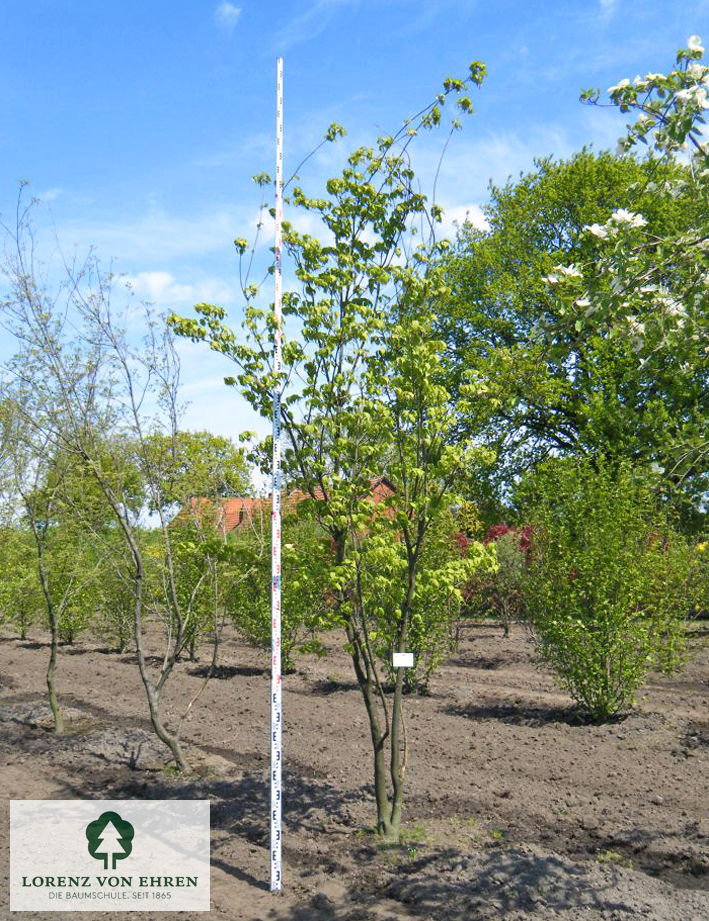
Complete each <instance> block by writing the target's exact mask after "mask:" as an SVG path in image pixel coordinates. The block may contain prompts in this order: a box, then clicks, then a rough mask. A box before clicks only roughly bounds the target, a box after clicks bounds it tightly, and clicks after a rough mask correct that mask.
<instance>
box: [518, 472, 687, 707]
mask: <svg viewBox="0 0 709 921" xmlns="http://www.w3.org/2000/svg"><path fill="white" fill-rule="evenodd" d="M522 495H523V500H522V505H523V507H524V510H525V515H526V520H528V521H530V522H531V524H532V541H531V553H530V562H529V569H528V573H527V578H526V584H525V599H524V604H525V611H526V617H527V618H528V621H529V624H530V626H531V627H532V630H533V633H534V636H535V638H536V642H537V651H538V654H539V657H540V659H541V660H542V661H543V662H544V663H546V664H547V665H549V666H550V667H551V668H552V670H553V671H554V673H555V674H556V676H557V678H558V680H559V682H560V684H561V685H562V686H563V687H564V688H566V689H567V690H568V691H569V692H570V693H571V695H572V696H573V698H574V699H575V700H576V701H577V703H578V704H579V705H580V706H581V708H582V709H583V710H584V711H585V712H586V713H587V714H588V716H590V717H591V718H592V719H593V720H597V721H602V720H605V719H608V718H610V717H613V716H614V715H617V714H620V713H623V712H624V711H626V710H627V709H628V708H629V707H631V706H632V705H633V703H634V698H635V694H636V692H637V691H638V689H639V688H640V687H641V686H642V684H643V683H644V681H645V679H646V676H647V674H648V672H650V671H662V672H670V671H672V670H674V669H676V668H678V667H679V666H680V665H681V663H682V659H683V653H684V651H685V649H686V630H685V620H686V617H687V615H688V613H689V610H690V608H691V607H692V606H693V604H694V603H695V602H696V599H695V598H694V597H693V596H694V594H696V592H697V591H698V589H697V582H696V579H695V564H696V560H697V555H696V553H695V552H694V550H693V548H692V547H691V546H690V545H689V543H688V541H687V540H686V539H685V538H683V537H682V536H681V535H680V534H678V533H677V532H676V531H675V530H674V528H673V527H672V524H671V521H670V519H669V518H668V515H667V513H666V512H665V510H664V509H663V508H662V507H661V506H660V504H659V503H658V501H657V499H656V497H655V495H654V493H653V490H652V487H651V485H649V481H648V479H647V477H646V475H645V474H644V472H639V471H638V472H636V471H633V470H632V469H631V468H629V467H628V466H621V467H620V468H617V469H615V470H610V469H608V468H606V467H604V466H603V465H600V466H598V467H594V466H593V465H592V464H591V463H590V462H578V461H574V462H569V461H554V462H549V463H547V464H545V465H542V467H541V468H540V469H539V471H538V472H537V474H535V475H534V477H532V478H531V480H530V481H529V482H528V483H527V484H526V487H525V488H523V490H522Z"/></svg>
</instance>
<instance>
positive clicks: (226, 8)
mask: <svg viewBox="0 0 709 921" xmlns="http://www.w3.org/2000/svg"><path fill="white" fill-rule="evenodd" d="M214 18H215V20H216V22H217V25H218V26H219V27H220V28H221V29H224V31H226V32H229V33H231V32H233V31H234V26H235V25H236V24H237V22H238V21H239V19H240V18H241V7H240V6H234V4H233V3H228V2H227V0H222V2H221V3H220V4H219V6H218V7H217V8H216V10H215V11H214Z"/></svg>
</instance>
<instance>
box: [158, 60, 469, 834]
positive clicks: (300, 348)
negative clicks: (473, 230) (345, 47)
mask: <svg viewBox="0 0 709 921" xmlns="http://www.w3.org/2000/svg"><path fill="white" fill-rule="evenodd" d="M482 76H483V68H482V65H479V64H474V65H473V66H472V68H471V77H470V80H471V81H472V82H473V83H475V84H479V83H480V82H481V80H482ZM466 83H467V81H455V80H450V81H447V82H446V86H445V92H444V93H443V94H441V95H440V96H439V97H438V98H437V100H436V102H435V103H434V104H433V105H432V106H430V107H429V108H427V109H426V110H424V112H423V113H422V114H421V115H420V117H419V119H418V120H416V121H414V122H408V123H407V124H406V126H405V127H404V128H403V129H402V131H401V132H400V133H399V134H398V135H397V136H396V137H384V138H380V139H379V141H378V143H377V146H376V148H361V149H359V150H357V151H355V152H354V153H353V154H351V155H350V156H349V158H348V161H347V165H346V166H345V168H344V170H343V171H342V174H341V175H340V176H338V177H335V178H332V179H330V180H329V181H328V183H327V195H326V196H324V197H322V198H308V197H307V196H306V195H305V193H304V192H303V191H302V190H301V189H300V188H295V189H294V191H293V193H292V202H293V204H294V205H296V206H298V207H300V208H302V209H304V210H305V211H306V212H308V213H310V214H314V215H315V216H316V217H317V218H318V219H319V220H320V221H321V223H322V228H323V239H322V241H320V240H317V239H316V238H314V237H312V236H310V235H309V234H300V233H299V232H298V231H297V230H295V229H294V227H293V226H292V225H288V226H287V227H286V228H285V233H284V239H285V242H286V247H287V251H288V253H289V255H290V257H291V258H292V260H293V262H294V264H295V274H296V277H297V278H298V280H299V282H300V289H299V290H298V291H297V292H296V291H293V292H288V293H287V294H285V295H284V315H285V316H286V317H287V318H288V321H289V323H290V324H292V327H293V331H294V336H293V338H285V341H284V344H283V356H284V364H285V367H286V369H287V371H286V373H285V374H284V375H283V376H282V377H278V376H276V375H274V373H273V370H272V367H271V364H270V351H271V350H270V343H271V339H272V335H273V331H274V328H273V323H272V321H271V318H270V313H269V312H267V311H264V310H261V309H258V308H257V307H256V306H255V305H254V303H253V298H254V297H255V296H256V295H257V293H258V292H257V290H255V289H249V288H247V289H246V294H247V297H249V302H248V304H247V309H246V324H245V326H246V334H247V338H246V340H245V341H244V340H240V339H239V338H238V337H237V335H236V334H235V333H234V332H233V331H232V330H230V329H229V328H228V327H227V326H226V325H225V322H224V321H225V317H226V313H225V311H224V310H223V309H222V308H219V307H215V306H214V305H208V304H200V305H198V306H197V308H196V309H197V312H198V318H197V319H186V318H178V317H172V318H171V323H172V324H173V326H174V327H175V328H176V329H177V330H178V332H180V333H181V334H182V335H186V336H189V337H191V338H192V339H195V340H202V341H206V342H207V343H208V344H209V345H210V346H211V347H212V348H213V349H215V350H217V351H220V352H222V353H224V354H226V355H227V356H229V357H230V358H232V359H233V360H234V361H235V362H236V364H237V366H238V369H239V370H238V374H237V377H236V379H235V381H234V382H235V383H237V382H238V384H239V385H240V387H241V389H242V391H243V392H244V393H245V395H246V396H247V398H248V399H249V400H250V401H251V403H252V405H253V406H254V407H255V408H256V409H258V410H259V411H260V412H262V413H263V414H264V415H266V416H268V415H269V414H270V411H271V395H272V392H273V390H274V388H276V387H278V388H282V390H283V397H284V399H283V401H282V404H281V406H282V425H283V428H284V431H285V433H286V439H287V447H286V450H285V466H286V471H287V477H288V480H289V482H290V483H291V484H292V485H293V486H296V487H298V488H300V489H301V490H302V491H303V492H304V493H306V495H307V496H308V497H309V498H308V500H307V502H308V504H309V505H310V508H311V510H312V512H313V514H314V516H315V519H316V521H317V522H318V524H319V526H320V527H321V528H322V530H323V531H324V532H325V533H326V534H327V535H328V536H329V538H330V540H331V544H332V565H331V583H330V584H331V591H332V593H333V598H334V602H335V604H334V613H335V614H336V616H337V620H338V622H339V623H340V624H341V625H342V626H343V627H344V630H345V633H346V637H347V649H348V651H349V652H350V654H351V656H352V662H353V665H354V670H355V674H356V677H357V681H358V684H359V688H360V691H361V693H362V696H363V700H364V704H365V707H366V711H367V715H368V719H369V729H370V736H371V741H372V748H373V755H374V788H375V797H376V804H377V833H378V834H379V835H380V836H381V837H382V838H384V839H387V840H393V841H397V840H398V839H399V833H400V825H401V811H402V806H403V797H404V782H405V772H406V760H407V746H408V742H407V738H406V732H405V724H404V699H403V690H404V675H403V672H402V670H401V669H398V670H397V672H396V676H395V678H394V684H393V688H389V687H387V685H386V682H385V680H384V679H385V678H386V677H387V676H391V656H392V653H394V652H403V651H407V650H408V649H409V648H410V642H411V639H412V637H413V635H414V632H415V631H416V630H420V633H419V642H420V644H421V647H422V648H424V649H425V648H427V639H426V636H425V634H426V627H425V622H424V620H423V619H422V618H421V617H420V605H421V600H422V598H423V597H425V594H426V591H427V590H428V591H430V589H431V584H432V582H433V581H434V580H438V582H439V583H440V585H441V586H443V588H442V590H443V591H444V592H445V593H446V594H448V595H453V594H455V592H456V590H457V586H458V585H459V584H461V583H462V582H464V581H465V579H466V578H467V576H468V575H469V573H470V571H471V570H472V569H473V568H474V567H476V566H479V565H483V564H484V563H485V562H487V556H486V553H485V551H484V550H483V548H482V547H479V546H478V547H476V548H475V550H474V552H472V553H471V554H470V555H469V556H468V558H467V559H465V560H462V559H460V557H458V558H457V559H455V560H454V561H446V562H444V563H443V564H442V565H439V566H438V568H437V569H435V572H430V573H429V574H428V577H427V579H424V578H422V567H423V561H424V559H425V555H426V552H427V548H428V546H429V542H430V539H431V535H432V533H433V532H434V530H435V527H436V524H437V523H438V522H439V521H440V519H441V517H442V516H444V515H445V514H446V513H447V512H448V509H449V508H450V506H451V504H452V502H453V501H454V499H455V497H456V492H457V488H458V486H459V484H460V482H461V480H462V479H463V477H464V475H465V473H466V471H467V469H468V468H469V467H470V466H471V465H472V464H474V463H475V460H476V455H475V452H474V451H473V450H472V449H471V448H469V447H467V446H464V445H458V444H456V442H455V437H454V435H455V421H456V420H455V416H454V414H453V412H452V410H451V406H450V394H449V392H448V390H447V389H446V387H445V385H444V375H443V364H442V360H441V355H442V351H443V348H444V344H443V343H442V342H441V341H439V340H438V339H437V338H436V336H435V335H434V331H433V323H434V317H433V310H434V307H435V305H436V304H437V302H438V301H439V300H440V299H441V298H443V297H445V295H446V287H445V283H444V281H443V278H442V275H441V272H440V271H439V270H438V269H437V268H436V267H435V265H434V264H433V259H434V258H435V257H437V256H438V255H440V253H441V252H442V250H443V249H444V248H445V246H444V244H437V243H436V242H435V240H434V239H433V237H432V236H431V238H430V240H429V243H428V244H422V245H420V246H415V245H414V244H413V243H412V241H411V231H412V228H413V225H415V224H423V225H424V226H425V227H429V228H433V226H434V225H435V221H436V218H437V217H440V209H439V208H437V206H435V205H433V206H432V207H431V208H430V209H429V208H428V207H427V205H426V200H425V197H424V196H423V195H422V194H420V193H419V192H417V191H415V190H414V174H413V171H412V169H411V167H410V165H409V162H408V156H407V148H408V144H409V143H410V141H411V138H412V137H413V135H414V134H415V133H416V131H417V130H418V129H419V128H420V127H422V126H423V127H426V126H429V127H430V126H433V125H434V124H437V123H438V122H440V119H441V110H440V106H441V105H442V104H443V102H445V99H446V95H450V94H456V95H458V96H459V106H460V108H461V109H462V110H463V111H467V110H469V109H470V108H471V104H470V101H469V99H468V98H467V97H465V96H462V97H461V94H462V92H463V91H464V90H465V87H466ZM240 242H242V241H237V244H239V243H240ZM414 243H415V241H414ZM242 248H245V244H244V245H243V247H242ZM286 331H287V327H286ZM284 332H285V331H284ZM382 476H386V478H387V480H388V482H389V483H390V488H388V489H387V490H385V491H382V490H380V489H377V484H379V483H380V482H381V478H382ZM427 582H428V584H427ZM432 615H433V616H435V612H432ZM441 616H443V617H445V616H446V611H445V610H444V611H442V612H441Z"/></svg>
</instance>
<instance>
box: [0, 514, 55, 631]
mask: <svg viewBox="0 0 709 921" xmlns="http://www.w3.org/2000/svg"><path fill="white" fill-rule="evenodd" d="M43 609H44V598H43V597H42V589H41V586H40V584H39V579H38V576H37V549H36V546H35V543H34V539H33V537H32V533H31V531H30V530H29V529H28V528H25V527H19V526H17V525H15V526H9V525H8V526H5V527H4V528H2V530H1V531H0V623H3V624H12V626H13V627H14V628H15V629H16V630H17V632H18V634H19V636H20V639H23V640H24V639H27V632H28V630H29V628H30V627H31V626H32V625H33V624H35V623H37V622H39V621H41V620H42V612H43Z"/></svg>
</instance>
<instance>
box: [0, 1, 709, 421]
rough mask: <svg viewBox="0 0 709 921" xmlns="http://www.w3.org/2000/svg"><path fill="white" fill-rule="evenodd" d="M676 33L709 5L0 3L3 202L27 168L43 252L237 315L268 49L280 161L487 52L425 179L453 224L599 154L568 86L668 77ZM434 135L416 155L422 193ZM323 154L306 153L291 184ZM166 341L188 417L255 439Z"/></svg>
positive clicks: (375, 116) (150, 293) (370, 127)
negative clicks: (280, 61) (307, 162)
mask: <svg viewBox="0 0 709 921" xmlns="http://www.w3.org/2000/svg"><path fill="white" fill-rule="evenodd" d="M692 33H699V34H700V35H702V36H703V37H705V38H709V0H683V2H678V0H664V2H660V0H647V2H646V0H632V2H631V0H566V2H562V0H556V2H554V0H547V2H545V3H532V2H521V0H517V2H513V0H496V2H494V3H490V2H489V0H369V2H367V0H298V2H293V3H268V2H259V3H257V2H255V0H234V2H226V0H218V2H217V0H192V2H187V0H171V2H169V3H168V2H165V0H123V2H121V3H110V2H100V3H99V2H96V0H71V2H67V0H63V2H60V0H5V2H4V3H3V16H2V30H1V31H0V212H2V214H3V216H5V217H8V216H10V215H11V214H12V211H13V208H14V200H15V197H16V193H17V181H18V180H19V179H20V178H25V179H28V180H29V181H30V182H31V189H32V192H33V194H35V195H37V196H38V197H39V198H40V199H41V200H42V205H41V207H40V210H39V211H38V212H37V219H38V221H39V223H40V225H41V226H42V227H43V228H45V234H44V235H43V236H42V237H41V239H42V242H43V244H44V245H45V246H46V247H47V248H46V250H45V252H46V253H47V254H49V253H51V250H52V239H51V237H52V234H54V233H56V236H57V238H58V240H59V242H60V244H61V246H62V248H63V249H64V250H66V251H71V250H72V248H73V247H76V248H77V250H78V251H79V252H82V251H85V250H86V248H87V247H89V246H95V247H96V248H97V251H98V253H99V255H100V256H101V258H102V259H103V260H104V261H105V262H106V264H108V263H111V264H112V266H113V269H114V271H116V272H119V273H123V274H125V276H126V277H127V278H128V279H129V280H130V281H131V283H132V284H133V287H134V290H135V292H136V294H137V295H139V296H140V297H146V298H149V299H152V300H154V301H155V302H156V304H157V305H158V306H159V307H160V308H161V309H163V308H164V309H177V310H178V311H183V312H184V311H189V309H190V307H191V305H192V304H193V303H194V302H196V301H200V300H207V301H212V302H215V303H220V304H222V305H223V306H225V307H227V308H229V309H230V310H231V311H232V314H233V317H234V320H235V322H238V316H239V297H238V282H237V263H236V260H235V256H234V249H233V245H232V240H233V239H234V237H236V236H245V237H249V236H250V235H251V232H252V229H253V225H254V222H255V217H256V214H257V209H258V202H259V196H258V192H257V190H256V188H255V186H254V185H253V183H252V182H251V181H250V177H251V176H252V175H253V174H254V173H256V172H258V171H260V170H262V169H266V170H269V171H271V172H272V171H273V160H274V119H275V116H274V96H275V62H276V58H277V56H278V55H279V54H280V55H283V57H284V59H285V80H286V84H285V85H286V89H285V138H286V149H285V169H286V172H287V171H288V168H289V167H290V168H291V169H293V168H294V167H295V166H296V164H297V163H298V162H299V161H300V159H301V158H302V157H303V156H304V155H305V154H306V153H307V152H308V151H309V150H311V149H312V148H313V147H314V146H315V145H316V144H317V142H318V140H319V139H320V137H321V135H322V133H323V131H324V130H325V129H326V127H327V125H328V124H330V123H331V122H333V121H337V122H340V123H341V124H343V125H344V126H345V127H346V128H347V130H348V138H346V139H345V141H344V142H341V143H344V145H345V148H344V149H348V148H349V147H351V146H355V145H357V144H359V143H364V142H369V141H371V140H373V139H374V137H376V135H377V134H380V133H390V132H392V131H393V130H395V129H396V128H397V127H398V126H399V124H400V123H401V120H402V119H403V118H404V117H406V116H407V115H409V114H412V113H413V112H414V111H416V110H417V109H419V108H420V107H421V105H422V104H425V103H426V102H428V101H429V100H430V99H431V98H432V97H433V95H434V94H435V93H436V92H438V90H439V88H440V85H441V83H442V81H443V79H444V78H445V77H447V76H458V75H464V74H465V73H466V71H467V66H468V64H469V62H470V61H472V60H474V59H480V60H483V61H484V62H485V63H486V65H487V67H488V73H489V76H488V79H487V80H486V82H485V84H484V86H483V88H482V90H480V91H479V92H478V91H476V93H475V95H474V100H473V101H474V103H475V106H476V115H475V116H474V117H473V118H470V119H466V120H465V123H464V130H463V131H462V132H459V133H458V134H457V135H456V136H455V138H454V141H453V143H452V145H451V148H450V150H449V154H448V156H447V158H446V162H445V166H444V170H443V173H442V177H441V181H440V182H439V192H438V194H437V199H438V201H439V202H440V203H441V204H442V205H443V206H444V207H445V208H447V210H448V224H447V226H448V227H451V222H452V220H453V219H454V218H458V219H461V218H462V217H463V216H464V215H465V213H466V212H468V213H469V214H470V215H471V216H472V217H473V218H477V216H478V215H479V208H480V206H481V205H482V204H483V203H484V201H485V200H486V198H487V186H488V182H489V180H490V179H493V180H495V181H497V182H502V181H504V180H505V179H506V178H507V177H508V176H510V175H513V176H514V175H517V174H518V173H519V172H520V170H525V169H528V168H530V167H531V166H532V158H533V157H535V156H544V155H548V154H552V155H556V156H558V157H563V156H568V155H570V154H571V153H572V152H573V151H575V150H577V149H579V148H580V147H582V146H583V145H584V144H591V143H592V144H593V145H594V146H595V147H596V148H604V147H611V148H614V147H615V141H616V138H617V137H618V136H619V134H620V133H621V126H622V122H621V121H620V119H619V116H618V115H617V113H615V112H612V111H610V110H606V109H593V108H588V107H586V106H583V105H581V104H580V103H579V102H578V95H579V91H580V90H581V89H583V88H586V87H589V86H598V87H601V88H602V89H605V88H606V87H608V86H610V85H611V84H614V83H616V82H617V81H618V80H619V79H620V78H621V77H626V76H627V77H631V78H632V77H633V76H634V75H635V74H636V73H643V74H644V73H646V72H647V71H663V70H666V69H668V68H669V67H670V66H671V64H672V62H673V60H674V54H675V51H676V49H677V48H678V47H679V46H680V45H682V44H683V43H684V41H685V40H686V38H687V37H688V36H689V35H690V34H692ZM440 143H441V138H440V137H439V138H427V139H426V140H425V141H424V142H423V144H422V145H420V146H419V152H418V160H417V165H418V166H419V168H420V170H421V174H422V178H423V185H424V189H425V188H426V187H427V183H428V184H429V187H430V180H431V177H432V172H433V168H434V167H433V164H434V163H435V161H436V159H437V155H438V149H439V145H440ZM336 163H337V155H336V154H335V152H334V151H332V150H326V151H325V152H323V153H322V154H321V155H320V156H319V157H317V158H316V159H315V160H314V161H313V163H312V164H311V166H310V168H309V170H308V171H307V172H305V173H304V174H303V176H302V178H303V184H304V185H305V187H306V189H308V190H310V191H313V192H315V191H316V190H318V189H319V187H320V184H321V183H322V180H323V179H324V178H325V177H326V176H327V175H328V174H329V172H330V171H331V170H332V169H333V168H334V167H335V165H336ZM50 228H51V232H50ZM181 351H182V355H183V358H184V362H185V369H184V371H185V373H184V379H185V382H186V394H185V395H186V397H187V399H189V400H190V401H191V405H190V407H189V409H188V412H187V416H186V420H185V421H186V425H187V426H188V427H190V428H204V427H207V428H210V429H212V430H213V431H215V432H219V433H222V434H229V435H232V436H236V435H237V434H238V433H239V432H240V431H242V430H243V429H244V428H256V427H258V428H259V429H260V430H261V431H264V430H265V428H266V426H264V424H260V425H257V424H256V422H255V420H254V418H253V417H252V416H251V415H250V413H249V412H248V410H247V409H246V408H245V406H244V404H243V402H242V401H240V400H239V399H238V398H237V397H236V395H235V394H234V392H233V391H231V390H227V389H226V388H225V387H224V386H223V384H222V383H221V378H222V376H223V375H224V374H228V373H230V372H231V367H230V366H229V365H228V363H227V364H224V363H223V362H222V361H221V360H220V359H219V357H218V356H211V355H210V354H209V353H208V352H207V351H206V350H203V349H202V348H200V347H199V346H193V345H190V344H183V345H182V346H181Z"/></svg>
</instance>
